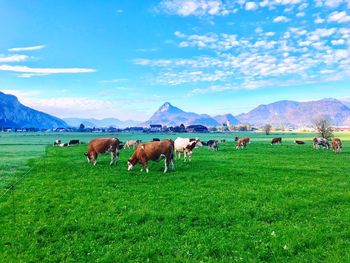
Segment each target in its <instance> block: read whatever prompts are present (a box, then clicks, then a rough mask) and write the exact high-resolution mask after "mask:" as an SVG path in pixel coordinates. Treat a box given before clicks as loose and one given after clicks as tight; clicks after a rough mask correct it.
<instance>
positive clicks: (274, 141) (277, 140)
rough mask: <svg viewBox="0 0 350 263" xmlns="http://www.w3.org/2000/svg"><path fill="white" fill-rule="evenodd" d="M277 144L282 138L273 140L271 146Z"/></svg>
mask: <svg viewBox="0 0 350 263" xmlns="http://www.w3.org/2000/svg"><path fill="white" fill-rule="evenodd" d="M277 143H280V144H281V143H282V138H281V137H278V138H273V139H272V141H271V144H277Z"/></svg>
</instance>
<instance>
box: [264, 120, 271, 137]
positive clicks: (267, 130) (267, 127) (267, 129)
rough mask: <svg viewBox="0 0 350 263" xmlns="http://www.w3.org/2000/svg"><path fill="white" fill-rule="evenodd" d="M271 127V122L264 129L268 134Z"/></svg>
mask: <svg viewBox="0 0 350 263" xmlns="http://www.w3.org/2000/svg"><path fill="white" fill-rule="evenodd" d="M271 128H272V126H271V124H268V123H266V124H265V126H264V131H265V133H266V135H269V134H270V131H271Z"/></svg>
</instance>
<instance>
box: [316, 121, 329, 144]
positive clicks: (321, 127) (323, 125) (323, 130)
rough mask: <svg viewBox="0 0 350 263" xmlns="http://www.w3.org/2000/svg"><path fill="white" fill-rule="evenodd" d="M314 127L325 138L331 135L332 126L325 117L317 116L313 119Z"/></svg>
mask: <svg viewBox="0 0 350 263" xmlns="http://www.w3.org/2000/svg"><path fill="white" fill-rule="evenodd" d="M314 126H315V129H316V131H317V133H318V135H319V136H320V137H322V138H325V139H327V140H329V139H331V138H332V137H333V128H332V126H331V125H330V121H329V120H328V119H327V118H319V119H317V120H315V121H314Z"/></svg>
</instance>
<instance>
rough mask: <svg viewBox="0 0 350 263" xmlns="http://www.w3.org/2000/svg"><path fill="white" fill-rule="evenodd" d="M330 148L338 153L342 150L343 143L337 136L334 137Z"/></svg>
mask: <svg viewBox="0 0 350 263" xmlns="http://www.w3.org/2000/svg"><path fill="white" fill-rule="evenodd" d="M332 148H333V150H334V151H335V152H336V153H340V152H341V151H342V148H343V145H342V142H341V140H340V139H339V138H334V139H333V141H332Z"/></svg>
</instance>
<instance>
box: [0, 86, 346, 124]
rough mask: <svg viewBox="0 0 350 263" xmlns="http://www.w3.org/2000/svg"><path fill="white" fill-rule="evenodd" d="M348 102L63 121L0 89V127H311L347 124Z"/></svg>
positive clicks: (166, 107) (167, 107)
mask: <svg viewBox="0 0 350 263" xmlns="http://www.w3.org/2000/svg"><path fill="white" fill-rule="evenodd" d="M346 104H347V105H346ZM349 104H350V103H349V102H348V101H344V102H342V101H339V100H337V99H332V98H329V99H322V100H317V101H307V102H297V101H289V100H282V101H277V102H274V103H270V104H267V105H259V106H258V107H256V108H254V109H253V110H251V111H249V112H247V113H242V114H239V115H237V116H233V115H232V114H230V113H228V114H224V115H217V116H210V115H208V114H197V113H194V112H186V111H183V110H181V109H179V108H177V107H175V106H173V105H171V104H170V103H169V102H166V103H164V104H163V105H162V106H161V107H160V108H159V109H158V110H157V111H156V112H155V113H154V114H153V115H152V116H151V118H150V119H149V120H148V121H146V122H143V123H140V122H138V121H132V120H128V121H121V120H119V119H116V118H106V119H102V120H97V119H93V118H90V119H81V118H65V119H63V120H62V119H59V118H57V117H55V116H52V115H49V114H46V113H44V112H40V111H37V110H34V109H31V108H29V107H27V106H24V105H23V104H21V103H20V102H19V101H18V99H17V98H16V97H15V96H13V95H9V94H5V93H2V92H0V128H1V127H6V128H39V129H52V128H58V127H69V126H70V127H79V125H80V124H81V123H83V124H84V125H85V127H118V128H125V127H131V126H148V125H150V124H162V125H166V126H176V125H180V124H184V125H186V126H188V125H191V124H201V125H205V126H219V125H222V124H224V123H227V122H230V124H232V125H237V124H240V123H243V124H250V125H253V126H255V127H261V126H263V125H265V124H266V123H269V124H271V125H272V126H274V127H281V126H284V127H291V128H299V127H311V126H313V122H314V121H315V120H316V119H318V118H320V117H326V118H328V119H329V120H330V121H331V123H332V124H333V125H336V126H348V127H350V108H349Z"/></svg>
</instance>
